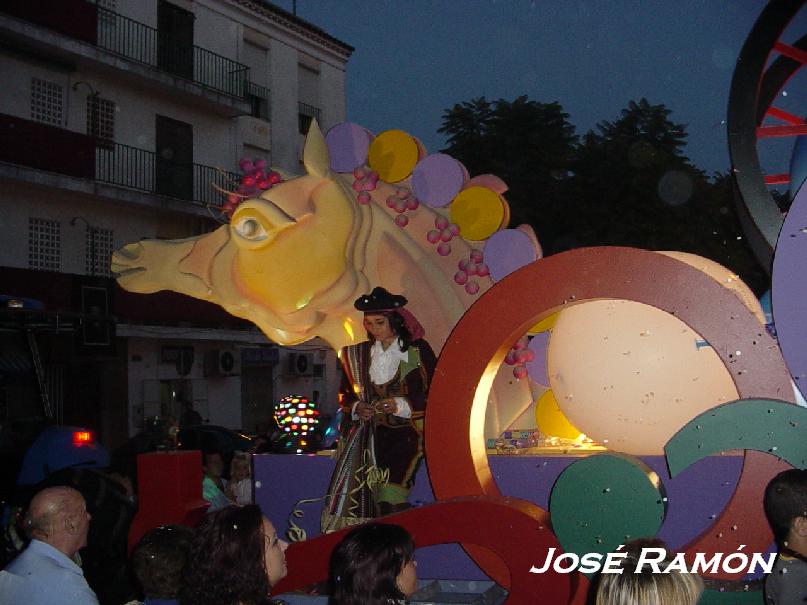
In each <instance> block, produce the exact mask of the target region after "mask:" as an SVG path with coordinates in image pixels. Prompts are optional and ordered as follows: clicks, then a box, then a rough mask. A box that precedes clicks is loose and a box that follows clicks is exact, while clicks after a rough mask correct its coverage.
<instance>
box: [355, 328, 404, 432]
mask: <svg viewBox="0 0 807 605" xmlns="http://www.w3.org/2000/svg"><path fill="white" fill-rule="evenodd" d="M408 359H409V351H401V341H400V339H398V340H396V341H395V342H393V343H392V344H391V345H390V346H389V347H388V348H387V349H386V350H385V349H384V346H383V345H382V344H381V341H380V340H376V341H375V342H374V343H373V346H372V347H370V380H371V381H372V383H373V384H386V383H387V382H389V381H390V380H392V379H393V378H394V377H395V373H396V372H397V371H398V367H399V366H400V365H401V362H402V361H407V360H408ZM394 399H395V403H397V404H398V411H397V412H395V416H398V418H411V417H412V407H411V406H410V405H409V402H408V401H407V400H406V398H404V397H395V398H394ZM356 403H358V402H356ZM353 419H354V420H355V419H356V405H355V404H354V405H353Z"/></svg>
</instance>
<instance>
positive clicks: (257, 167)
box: [221, 158, 283, 217]
mask: <svg viewBox="0 0 807 605" xmlns="http://www.w3.org/2000/svg"><path fill="white" fill-rule="evenodd" d="M238 167H239V168H240V169H241V172H242V173H243V174H242V175H241V183H240V184H239V185H238V190H237V191H236V192H235V193H230V194H228V195H227V201H226V202H225V203H224V205H223V206H222V207H221V211H222V212H223V213H224V214H226V215H227V216H228V217H229V216H232V215H233V212H235V209H236V208H238V205H239V204H240V203H241V202H242V201H244V200H245V199H247V198H250V197H257V196H258V195H260V192H261V191H266V190H267V189H271V188H272V187H274V186H275V185H277V184H278V183H280V182H282V181H283V177H282V176H281V175H280V173H279V172H275V171H274V170H267V167H266V160H264V159H257V160H254V161H253V160H250V159H249V158H241V160H239V162H238Z"/></svg>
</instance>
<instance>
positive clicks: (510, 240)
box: [484, 229, 538, 282]
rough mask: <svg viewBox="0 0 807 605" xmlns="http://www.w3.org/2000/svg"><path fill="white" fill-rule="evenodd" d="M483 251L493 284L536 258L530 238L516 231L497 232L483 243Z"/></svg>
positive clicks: (504, 230)
mask: <svg viewBox="0 0 807 605" xmlns="http://www.w3.org/2000/svg"><path fill="white" fill-rule="evenodd" d="M484 251H485V263H486V264H487V266H488V269H490V277H491V279H493V281H495V282H496V281H499V280H500V279H503V278H504V277H506V276H508V275H510V274H511V273H512V272H513V271H515V270H516V269H520V268H521V267H523V266H524V265H529V264H530V263H531V262H533V261H535V260H537V258H538V254H537V253H536V251H535V246H534V245H533V243H532V240H531V239H530V237H529V236H528V235H527V234H526V233H524V232H523V231H519V230H517V229H503V230H502V231H497V232H496V233H494V234H493V235H491V236H490V237H489V238H488V239H487V241H486V242H485V249H484Z"/></svg>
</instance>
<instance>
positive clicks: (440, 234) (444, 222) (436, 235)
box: [426, 216, 460, 256]
mask: <svg viewBox="0 0 807 605" xmlns="http://www.w3.org/2000/svg"><path fill="white" fill-rule="evenodd" d="M434 227H435V228H434V229H432V230H431V231H429V232H428V233H427V234H426V240H427V241H428V242H429V243H430V244H437V254H439V255H440V256H448V255H449V254H451V244H450V243H449V242H450V241H451V240H452V239H453V238H455V237H457V236H458V235H459V234H460V226H459V225H457V224H455V223H452V222H449V220H448V219H447V218H446V217H444V216H438V217H437V218H435V219H434Z"/></svg>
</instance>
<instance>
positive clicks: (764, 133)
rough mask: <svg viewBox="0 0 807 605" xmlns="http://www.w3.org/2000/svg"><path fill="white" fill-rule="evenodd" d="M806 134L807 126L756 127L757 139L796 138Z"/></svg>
mask: <svg viewBox="0 0 807 605" xmlns="http://www.w3.org/2000/svg"><path fill="white" fill-rule="evenodd" d="M802 134H807V124H791V125H790V126H758V127H757V138H758V139H769V138H772V137H797V136H799V135H802Z"/></svg>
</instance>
